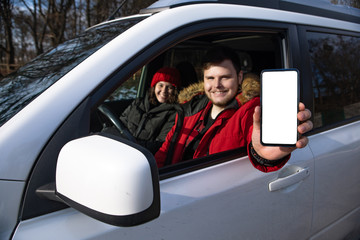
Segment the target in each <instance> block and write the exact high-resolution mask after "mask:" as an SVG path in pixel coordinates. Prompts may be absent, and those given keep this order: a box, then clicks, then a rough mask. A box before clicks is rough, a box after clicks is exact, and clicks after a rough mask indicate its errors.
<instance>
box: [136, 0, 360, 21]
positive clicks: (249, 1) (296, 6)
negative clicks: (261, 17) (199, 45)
mask: <svg viewBox="0 0 360 240" xmlns="http://www.w3.org/2000/svg"><path fill="white" fill-rule="evenodd" d="M203 3H214V4H216V3H217V4H219V3H223V4H236V5H246V6H254V7H262V8H271V9H279V10H286V11H290V12H297V13H305V14H310V15H315V16H322V17H328V18H333V19H338V20H345V21H350V22H355V23H360V9H357V8H354V7H350V6H344V5H335V4H331V2H330V0H158V1H156V2H155V3H153V4H151V5H150V6H149V7H147V8H145V9H142V10H141V11H140V13H156V12H160V11H163V10H166V9H169V8H176V7H180V6H184V5H191V4H203Z"/></svg>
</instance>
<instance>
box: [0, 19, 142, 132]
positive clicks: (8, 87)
mask: <svg viewBox="0 0 360 240" xmlns="http://www.w3.org/2000/svg"><path fill="white" fill-rule="evenodd" d="M142 19H143V18H136V19H132V20H129V19H128V20H126V21H116V22H113V23H110V24H106V25H99V26H97V27H94V28H90V29H88V30H87V31H86V32H84V33H83V34H81V35H79V36H78V37H76V38H74V39H72V40H69V41H66V42H65V43H63V44H61V45H59V46H57V47H56V48H54V49H51V50H50V51H48V52H46V53H44V54H42V55H40V56H38V57H37V58H36V59H34V60H33V61H31V62H30V63H28V64H26V65H25V66H23V67H21V68H20V69H19V70H17V71H16V72H14V73H12V74H11V75H9V76H8V77H6V78H4V79H2V80H1V81H0V99H1V101H0V126H1V125H3V124H4V123H5V122H6V121H7V120H9V119H10V118H11V117H12V116H14V115H15V114H16V113H17V112H19V111H20V110H21V109H22V108H24V107H25V106H26V105H27V104H28V103H29V102H31V101H32V100H33V99H34V98H35V97H36V96H38V95H39V94H41V93H42V92H43V91H45V90H46V89H47V88H48V87H49V86H51V85H52V84H53V83H55V82H56V81H57V80H59V79H60V78H61V77H62V76H64V75H65V74H66V73H67V72H69V71H70V70H71V69H73V68H74V67H75V66H77V65H78V64H79V63H81V62H82V61H83V60H84V59H86V58H87V57H89V56H90V55H91V54H93V53H94V52H95V51H96V50H98V49H99V48H100V47H102V46H103V45H105V44H106V43H108V42H109V41H110V40H112V39H113V38H115V37H116V36H117V35H119V34H120V33H122V32H124V31H125V30H127V29H128V28H130V27H131V26H133V25H135V24H136V23H138V22H139V21H141V20H142Z"/></svg>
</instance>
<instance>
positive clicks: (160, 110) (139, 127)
mask: <svg viewBox="0 0 360 240" xmlns="http://www.w3.org/2000/svg"><path fill="white" fill-rule="evenodd" d="M148 99H149V98H148V96H146V97H145V98H138V99H136V100H134V101H133V102H132V103H131V104H130V106H128V107H127V108H126V109H125V111H124V112H123V113H122V114H121V116H120V120H121V121H122V122H123V123H124V125H125V126H126V127H127V128H128V130H129V131H130V133H131V134H132V135H133V136H134V137H135V139H136V140H137V141H138V143H139V144H141V145H143V146H144V147H146V148H147V149H149V150H150V151H151V152H152V153H153V154H155V153H156V151H157V150H158V149H159V147H160V146H161V144H162V143H163V142H164V141H165V138H166V135H167V133H168V132H169V131H170V130H171V127H172V126H173V125H174V122H175V115H176V110H175V107H176V105H175V104H167V103H162V104H158V105H156V106H155V105H152V104H151V103H150V102H149V100H148Z"/></svg>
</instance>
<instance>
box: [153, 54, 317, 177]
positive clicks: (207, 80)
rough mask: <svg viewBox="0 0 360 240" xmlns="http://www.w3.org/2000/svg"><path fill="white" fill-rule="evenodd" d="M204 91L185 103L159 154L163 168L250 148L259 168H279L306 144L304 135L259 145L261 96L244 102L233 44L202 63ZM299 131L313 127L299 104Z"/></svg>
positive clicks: (207, 57)
mask: <svg viewBox="0 0 360 240" xmlns="http://www.w3.org/2000/svg"><path fill="white" fill-rule="evenodd" d="M203 71H204V92H205V95H197V96H195V97H193V99H192V100H191V101H189V102H187V103H185V104H184V105H183V112H182V113H180V114H178V116H177V119H176V122H175V125H174V126H173V128H172V130H171V131H170V132H169V134H168V135H167V138H166V141H165V142H164V144H163V145H162V147H161V148H160V149H159V151H158V152H157V153H156V155H155V158H156V162H157V164H158V167H162V166H165V165H169V164H174V163H177V162H181V161H184V160H187V159H192V158H198V157H203V156H207V155H209V154H214V153H218V152H222V151H227V150H231V149H235V148H239V147H243V146H247V149H248V155H249V159H250V161H251V162H252V164H253V165H254V167H255V168H257V169H259V170H261V171H264V172H269V171H276V170H278V169H280V168H281V167H282V166H284V165H285V163H286V162H287V160H288V159H289V158H290V153H291V152H292V151H293V150H295V149H296V148H303V147H305V146H306V145H307V142H308V139H307V138H306V137H304V136H302V137H301V138H300V139H299V141H298V142H297V143H296V148H288V147H266V146H262V145H261V143H260V107H259V105H260V99H259V97H258V96H257V97H253V98H252V99H249V100H248V101H247V102H241V101H240V100H239V97H238V95H241V93H240V94H239V92H240V91H239V86H241V82H242V78H243V73H242V71H241V68H240V61H239V59H238V57H237V55H236V54H235V52H233V51H232V50H231V49H230V48H227V47H217V48H214V49H212V50H210V51H209V52H208V53H207V54H206V56H205V58H204V61H203ZM299 110H300V111H299V113H298V120H299V121H300V122H303V123H302V124H300V125H299V126H298V132H299V133H300V134H304V133H305V132H307V131H310V130H311V129H312V122H311V121H309V120H308V119H310V117H311V112H310V111H309V110H307V109H305V106H304V104H302V103H300V105H299Z"/></svg>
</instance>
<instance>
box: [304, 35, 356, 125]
mask: <svg viewBox="0 0 360 240" xmlns="http://www.w3.org/2000/svg"><path fill="white" fill-rule="evenodd" d="M307 39H308V43H309V53H310V57H311V58H310V59H311V70H312V83H313V92H314V99H315V110H314V128H320V127H324V126H328V125H331V124H336V123H339V122H342V121H344V120H350V119H352V118H354V117H358V116H360V95H359V92H360V61H359V59H360V51H359V49H360V38H359V37H354V36H346V35H341V34H328V33H320V32H308V33H307Z"/></svg>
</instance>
